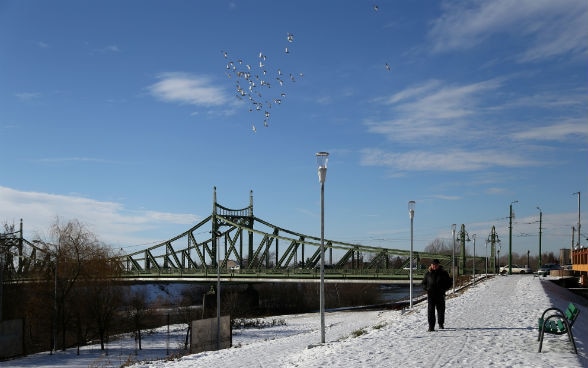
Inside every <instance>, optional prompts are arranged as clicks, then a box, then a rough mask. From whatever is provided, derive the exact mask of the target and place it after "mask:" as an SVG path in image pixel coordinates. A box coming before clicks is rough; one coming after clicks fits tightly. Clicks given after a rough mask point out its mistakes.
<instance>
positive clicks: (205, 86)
mask: <svg viewBox="0 0 588 368" xmlns="http://www.w3.org/2000/svg"><path fill="white" fill-rule="evenodd" d="M158 77H159V79H160V80H159V82H157V83H155V84H153V85H151V86H149V87H148V90H149V91H150V93H151V94H152V95H153V96H154V97H155V98H157V99H159V100H162V101H165V102H175V103H179V104H189V105H200V106H219V105H222V104H224V103H226V98H225V96H224V94H223V91H222V89H221V88H219V87H217V86H215V85H213V83H212V82H211V81H210V79H209V78H208V77H204V76H198V75H193V74H188V73H179V72H170V73H163V74H160V75H159V76H158Z"/></svg>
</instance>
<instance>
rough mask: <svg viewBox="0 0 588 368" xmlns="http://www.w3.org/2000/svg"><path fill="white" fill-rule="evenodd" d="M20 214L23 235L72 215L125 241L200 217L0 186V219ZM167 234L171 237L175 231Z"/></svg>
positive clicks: (110, 238)
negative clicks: (139, 234)
mask: <svg viewBox="0 0 588 368" xmlns="http://www.w3.org/2000/svg"><path fill="white" fill-rule="evenodd" d="M21 218H22V219H23V221H24V225H25V233H26V234H25V235H26V236H25V237H33V236H35V235H37V234H43V233H44V232H46V231H47V230H48V229H49V227H50V226H51V224H53V223H54V222H55V220H56V218H60V219H63V220H65V221H68V220H73V219H76V220H79V221H80V222H82V223H84V224H86V225H88V227H89V228H90V230H91V231H93V232H94V233H95V234H96V235H97V236H98V237H99V238H100V239H101V240H103V241H105V242H107V243H109V242H115V243H126V244H129V243H130V244H138V243H143V242H146V241H153V240H154V239H145V238H139V237H137V236H136V235H135V233H140V232H146V231H148V230H153V229H156V228H158V227H166V226H170V224H171V225H173V224H175V225H191V224H194V223H195V222H197V221H199V220H200V218H199V217H198V216H196V215H193V214H187V213H169V212H157V211H147V210H145V211H139V210H137V211H129V210H127V209H125V208H124V206H123V205H122V204H120V203H116V202H103V201H97V200H93V199H88V198H83V197H80V196H75V195H60V194H49V193H40V192H25V191H19V190H15V189H11V188H7V187H2V186H0V221H2V222H6V223H13V222H14V223H17V222H18V221H20V219H21ZM186 228H187V226H186ZM27 234H28V235H27ZM169 235H170V237H171V236H173V235H176V234H169ZM156 240H166V239H156Z"/></svg>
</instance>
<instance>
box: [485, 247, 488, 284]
mask: <svg viewBox="0 0 588 368" xmlns="http://www.w3.org/2000/svg"><path fill="white" fill-rule="evenodd" d="M484 261H485V262H484V263H485V264H486V276H488V240H486V248H485V251H484Z"/></svg>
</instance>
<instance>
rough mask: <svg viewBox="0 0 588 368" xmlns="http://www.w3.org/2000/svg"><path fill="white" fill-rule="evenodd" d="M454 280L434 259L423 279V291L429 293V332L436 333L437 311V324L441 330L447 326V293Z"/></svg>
mask: <svg viewBox="0 0 588 368" xmlns="http://www.w3.org/2000/svg"><path fill="white" fill-rule="evenodd" d="M452 283H453V280H452V279H451V277H449V274H448V273H447V271H445V270H444V269H443V266H441V265H440V264H439V260H438V259H434V260H433V262H432V263H431V266H430V267H429V270H428V271H427V273H426V274H425V277H424V278H423V282H422V285H423V289H425V290H426V291H427V303H428V307H427V312H428V313H427V317H428V320H429V332H431V331H435V310H436V311H437V322H439V328H441V329H443V328H444V326H443V325H444V324H445V292H446V291H447V290H449V288H451V285H452Z"/></svg>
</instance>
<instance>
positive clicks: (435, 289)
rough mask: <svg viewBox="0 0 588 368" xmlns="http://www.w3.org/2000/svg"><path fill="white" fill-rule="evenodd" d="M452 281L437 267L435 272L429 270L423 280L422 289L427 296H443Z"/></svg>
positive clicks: (441, 268) (445, 272)
mask: <svg viewBox="0 0 588 368" xmlns="http://www.w3.org/2000/svg"><path fill="white" fill-rule="evenodd" d="M452 284H453V279H452V278H451V277H449V274H448V273H447V271H445V270H444V269H443V267H441V266H439V267H438V268H437V269H436V270H429V271H428V272H427V273H426V274H425V277H424V278H423V282H422V285H423V289H425V290H426V291H427V293H428V294H445V292H446V291H447V290H449V289H450V288H451V285H452Z"/></svg>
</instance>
